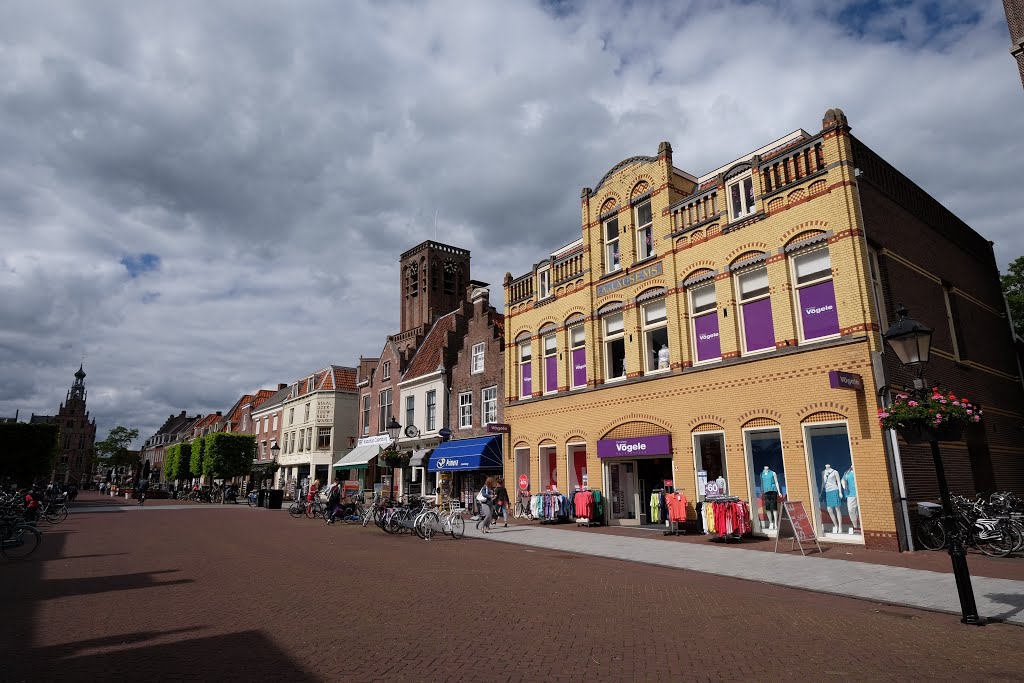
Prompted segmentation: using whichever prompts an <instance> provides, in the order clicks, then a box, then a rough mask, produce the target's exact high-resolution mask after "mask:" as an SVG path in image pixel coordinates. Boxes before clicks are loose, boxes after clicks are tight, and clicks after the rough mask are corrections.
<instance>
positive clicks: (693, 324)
mask: <svg viewBox="0 0 1024 683" xmlns="http://www.w3.org/2000/svg"><path fill="white" fill-rule="evenodd" d="M709 287H710V288H711V291H712V292H714V294H715V303H714V305H713V306H711V307H710V308H703V309H701V310H700V311H698V310H697V306H696V305H695V304H694V298H695V294H696V293H697V292H700V291H701V290H703V289H706V288H709ZM686 296H687V299H688V302H689V306H690V343H691V344H693V364H694V365H695V366H696V365H704V364H706V363H717V362H718V361H720V360H722V354H721V349H722V321H721V319H719V321H718V349H719V354H718V357H717V358H707V359H704V360H698V358H697V319H698V318H701V317H703V316H705V315H718V288H717V285H716V283H715V281H714V280H713V279H712V280H711V281H710V282H702V283H700V284H698V285H696V286H694V287H690V288H689V289H687V290H686Z"/></svg>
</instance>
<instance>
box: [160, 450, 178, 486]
mask: <svg viewBox="0 0 1024 683" xmlns="http://www.w3.org/2000/svg"><path fill="white" fill-rule="evenodd" d="M180 462H181V444H180V443H176V444H174V445H173V446H168V447H167V448H166V450H164V478H165V479H166V480H167V481H174V480H175V479H177V478H178V465H179V463H180Z"/></svg>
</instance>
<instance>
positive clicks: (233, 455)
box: [203, 432, 256, 479]
mask: <svg viewBox="0 0 1024 683" xmlns="http://www.w3.org/2000/svg"><path fill="white" fill-rule="evenodd" d="M204 438H205V439H206V444H205V447H206V457H204V458H203V474H204V475H210V476H213V477H216V478H218V479H230V478H231V477H238V476H242V475H244V474H249V472H250V471H251V470H252V459H253V457H254V456H255V454H256V437H255V436H253V435H252V434H233V433H227V432H217V433H216V434H208V435H207V436H206V437H204Z"/></svg>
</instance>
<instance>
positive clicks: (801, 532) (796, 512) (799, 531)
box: [775, 500, 821, 555]
mask: <svg viewBox="0 0 1024 683" xmlns="http://www.w3.org/2000/svg"><path fill="white" fill-rule="evenodd" d="M783 522H789V526H790V528H791V529H792V531H793V542H792V543H791V544H790V546H789V549H790V550H792V549H793V546H794V545H799V546H800V554H801V555H806V553H805V552H804V543H813V544H814V545H815V546H817V548H818V552H819V553H820V552H821V546H820V545H818V537H817V536H816V535H815V533H814V525H813V524H811V520H810V518H809V517H808V516H807V510H805V509H804V504H803V503H802V502H801V501H799V500H795V501H794V500H787V501H786V502H784V503H783V504H782V515H781V516H780V518H779V535H778V536H776V537H775V552H779V539H780V538H782V528H783V527H782V523H783ZM808 550H810V548H808Z"/></svg>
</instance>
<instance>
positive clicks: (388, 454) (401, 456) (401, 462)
mask: <svg viewBox="0 0 1024 683" xmlns="http://www.w3.org/2000/svg"><path fill="white" fill-rule="evenodd" d="M410 458H411V455H410V454H409V453H403V452H401V451H394V450H386V451H382V452H381V454H380V460H381V462H383V463H384V466H385V467H392V468H394V467H405V466H406V465H408V464H409V460H410Z"/></svg>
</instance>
